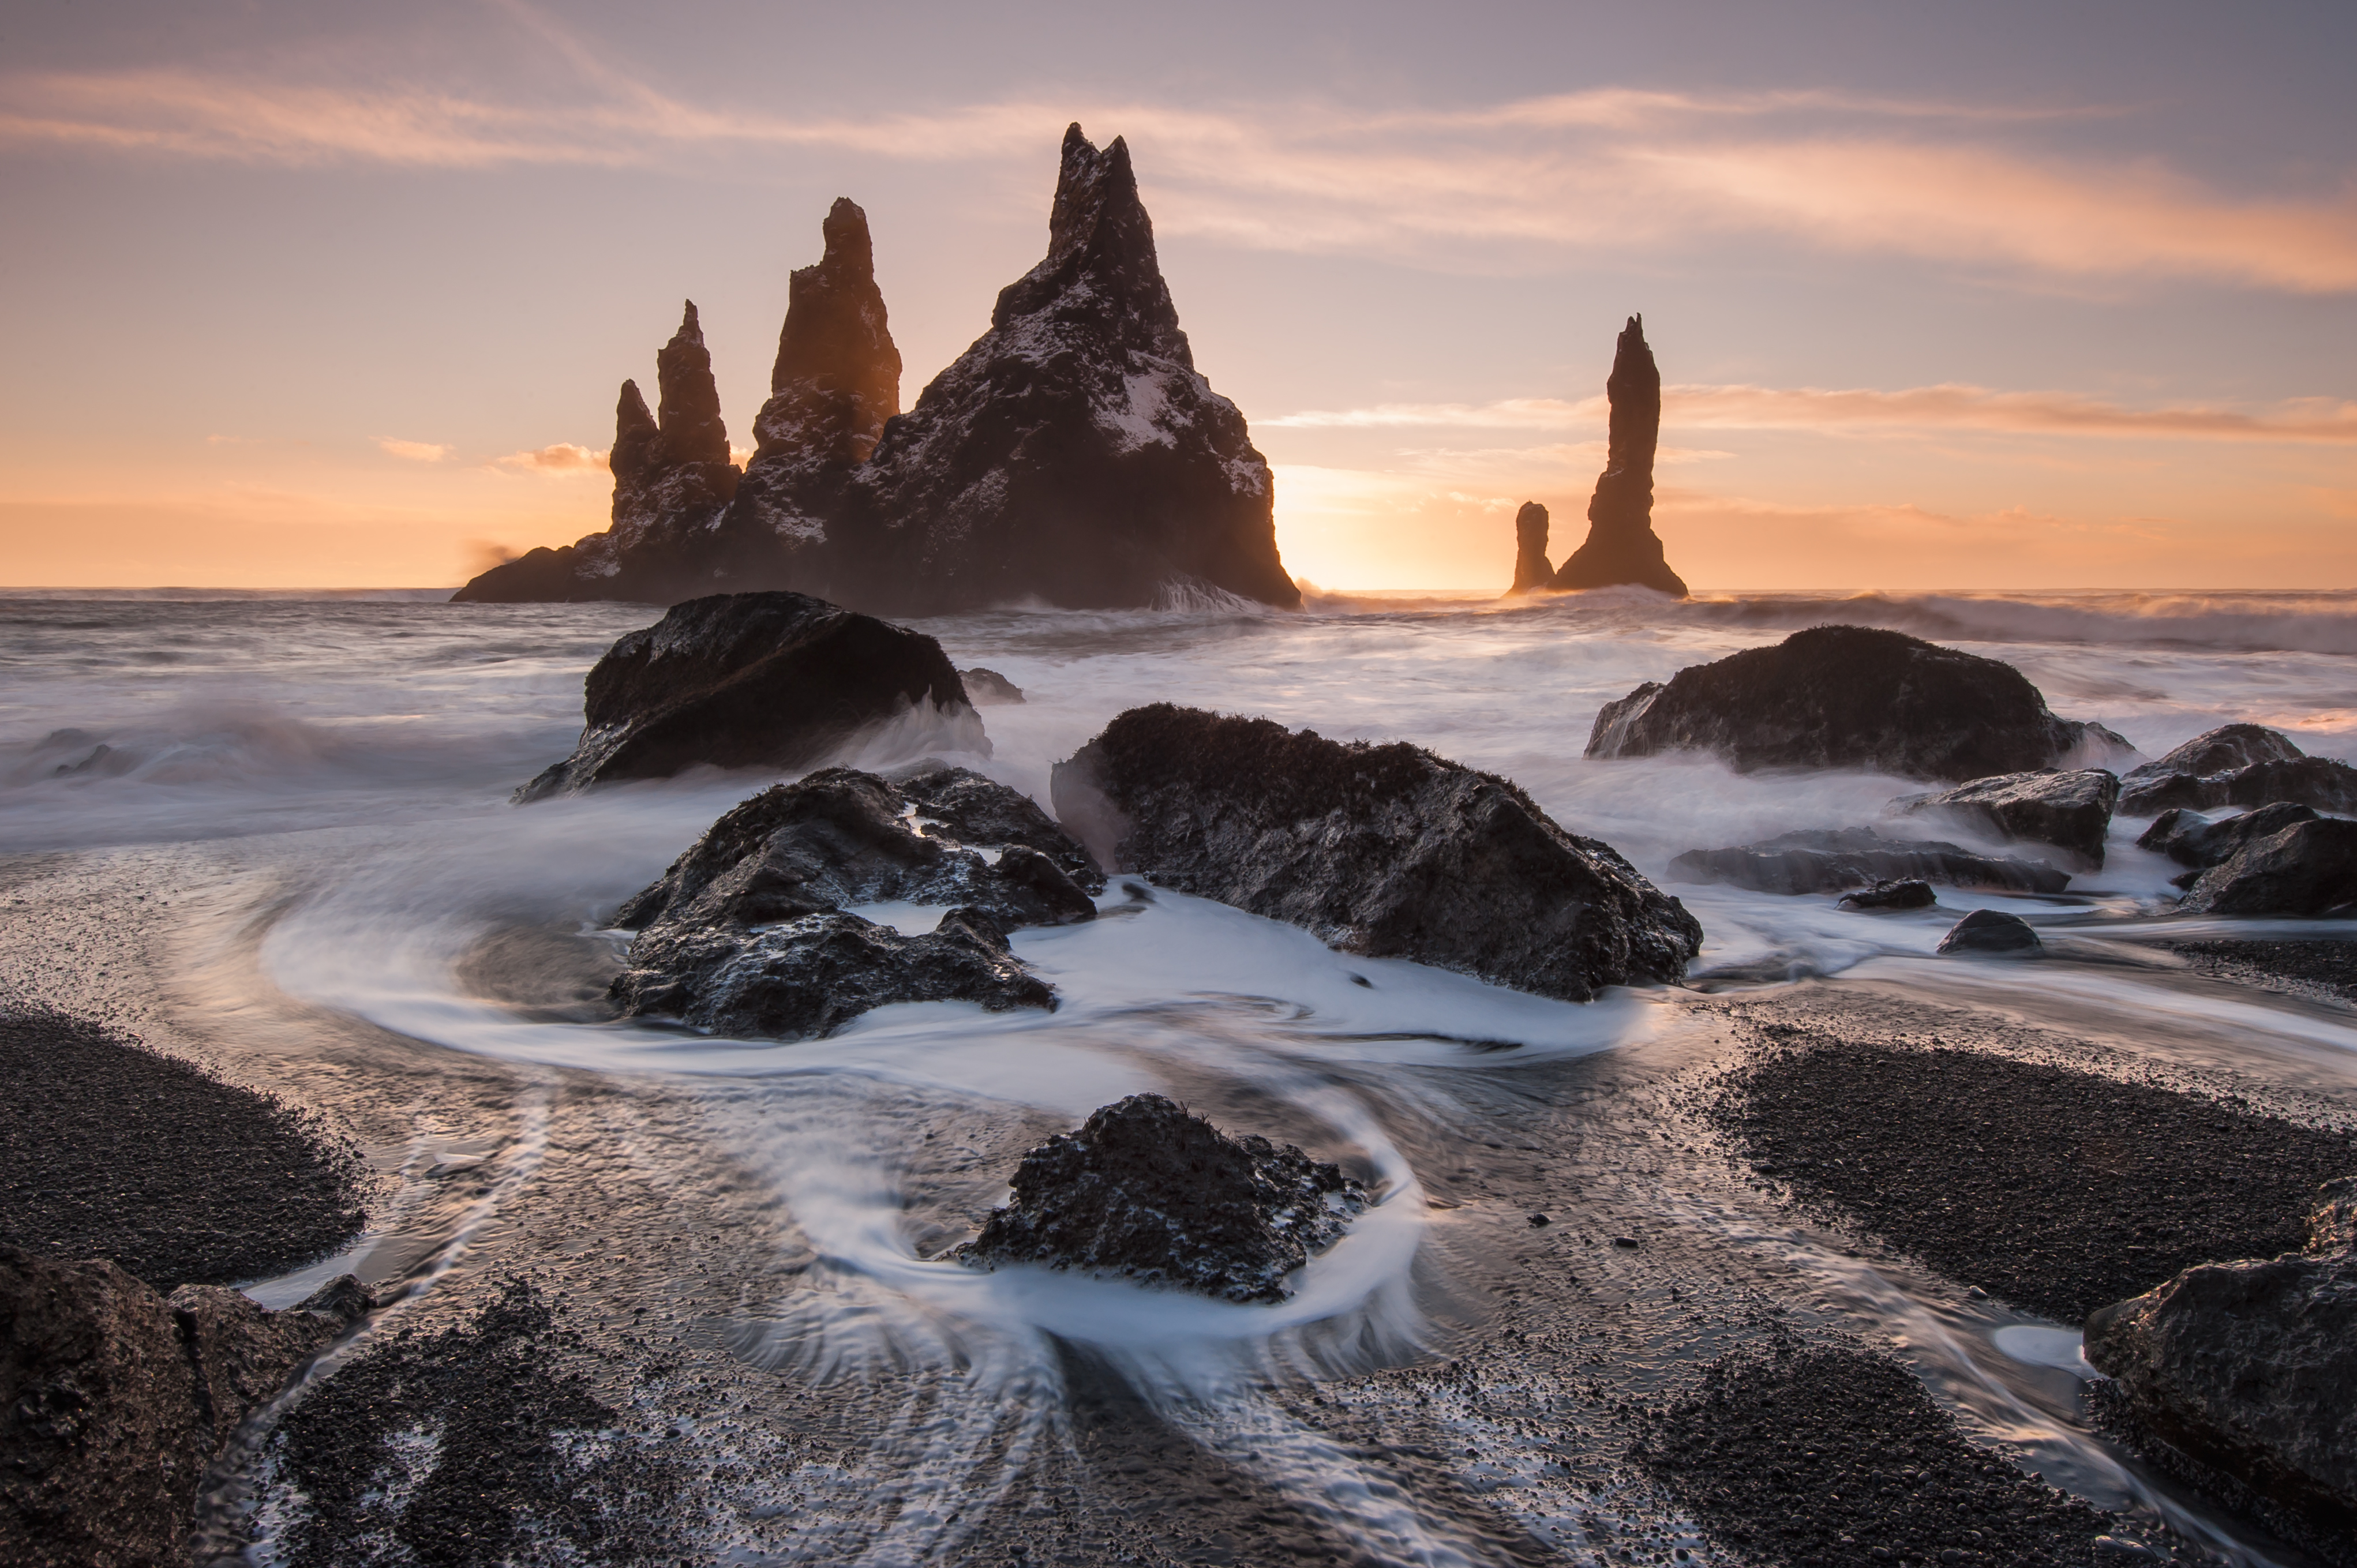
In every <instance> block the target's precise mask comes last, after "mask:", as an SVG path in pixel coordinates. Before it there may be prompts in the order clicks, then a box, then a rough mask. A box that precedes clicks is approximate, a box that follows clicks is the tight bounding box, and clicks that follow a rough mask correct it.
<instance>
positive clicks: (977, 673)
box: [958, 667, 1023, 708]
mask: <svg viewBox="0 0 2357 1568" xmlns="http://www.w3.org/2000/svg"><path fill="white" fill-rule="evenodd" d="M958 679H959V680H961V681H963V682H965V695H966V701H968V702H970V703H973V704H974V706H975V707H977V708H988V707H1000V706H1006V705H1010V704H1012V703H1020V702H1021V701H1023V688H1022V687H1020V686H1018V685H1017V684H1016V683H1015V682H1012V681H1010V680H1008V679H1007V678H1006V676H1004V675H1001V674H1000V673H999V672H998V671H996V670H984V669H981V668H980V667H976V668H974V669H972V670H961V671H958Z"/></svg>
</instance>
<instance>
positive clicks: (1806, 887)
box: [1670, 828, 2071, 903]
mask: <svg viewBox="0 0 2357 1568" xmlns="http://www.w3.org/2000/svg"><path fill="white" fill-rule="evenodd" d="M1670 875H1671V876H1673V877H1674V878H1675V879H1677V880H1678V881H1681V882H1724V883H1727V884H1728V885H1729V886H1736V887H1748V888H1749V889H1751V890H1752V891H1753V892H1755V893H1787V894H1803V893H1840V892H1845V891H1846V890H1848V889H1852V888H1859V887H1873V886H1878V885H1879V884H1882V883H1886V882H1899V883H1907V882H1914V883H1919V884H1921V883H1932V882H1936V883H1939V884H1940V885H1941V886H1946V887H1969V888H1974V889H1975V890H1979V891H1985V892H1991V893H2060V892H2061V891H2062V890H2063V889H2064V888H2065V887H2068V886H2070V885H2071V877H2070V874H2069V873H2068V872H2063V871H2058V870H2056V869H2055V868H2054V867H2053V866H2050V865H2046V864H2045V863H2043V862H2042V861H2035V860H2018V859H2015V858H2013V857H2012V856H2010V855H1995V854H1978V853H1976V852H1975V851H1973V850H1968V849H1965V848H1964V847H1963V846H1962V845H1960V844H1953V843H1946V842H1944V841H1943V840H1939V839H1901V838H1889V837H1886V836H1885V835H1884V834H1881V833H1878V832H1875V831H1874V830H1873V829H1872V828H1803V829H1802V830H1800V831H1799V832H1789V833H1779V834H1777V835H1776V836H1775V837H1774V838H1771V839H1762V840H1760V842H1759V843H1748V844H1737V845H1734V846H1732V847H1730V848H1727V849H1690V850H1688V851H1686V852H1685V853H1684V854H1682V855H1679V856H1678V857H1677V858H1676V859H1675V860H1673V861H1671V862H1670ZM1925 901H1926V902H1927V903H1928V902H1930V900H1928V899H1927V900H1925ZM1845 902H1846V900H1845Z"/></svg>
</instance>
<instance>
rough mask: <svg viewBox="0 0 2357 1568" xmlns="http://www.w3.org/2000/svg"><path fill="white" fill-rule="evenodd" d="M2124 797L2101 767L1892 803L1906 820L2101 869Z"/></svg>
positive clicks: (1976, 783) (1989, 782)
mask: <svg viewBox="0 0 2357 1568" xmlns="http://www.w3.org/2000/svg"><path fill="white" fill-rule="evenodd" d="M2119 798H2120V781H2119V778H2118V776H2117V775H2115V774H2112V773H2107V772H2105V771H2104V769H2103V768H2078V769H2075V770H2073V771H2072V772H2069V773H2051V772H2037V773H2000V774H1998V775H1996V777H1994V778H1990V779H1974V780H1973V781H1972V782H1971V783H1969V784H1959V785H1957V786H1956V787H1955V788H1954V789H1943V790H1940V791H1939V792H1937V793H1936V794H1931V795H1909V796H1906V797H1904V798H1903V799H1901V800H1894V801H1892V802H1891V810H1892V811H1894V812H1897V813H1898V814H1900V815H1902V816H1928V817H1939V818H1943V819H1945V820H1947V821H1949V822H1956V823H1959V824H1961V825H1962V826H1964V827H1966V828H1969V829H1971V830H1973V831H1975V832H1979V833H1981V834H1983V835H1985V836H1986V837H1989V838H1996V839H2026V840H2028V841H2029V842H2030V843H2045V844H2052V845H2054V846H2055V847H2056V848H2057V849H2060V850H2062V851H2063V852H2064V853H2066V854H2069V855H2071V856H2072V859H2073V860H2074V862H2075V863H2076V864H2078V865H2083V866H2087V867H2091V868H2096V869H2100V868H2101V867H2102V865H2103V864H2104V834H2105V833H2106V832H2109V831H2110V829H2111V825H2112V807H2113V805H2114V804H2115V802H2116V801H2117V800H2119Z"/></svg>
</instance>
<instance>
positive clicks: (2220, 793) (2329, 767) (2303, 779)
mask: <svg viewBox="0 0 2357 1568" xmlns="http://www.w3.org/2000/svg"><path fill="white" fill-rule="evenodd" d="M2120 783H2121V786H2122V788H2121V792H2120V802H2119V808H2118V809H2119V812H2120V814H2121V815H2122V816H2127V817H2149V816H2156V815H2158V814H2159V813H2160V812H2162V811H2169V810H2171V809H2174V808H2182V809H2184V810H2187V811H2212V810H2214V809H2216V808H2217V807H2220V806H2270V805H2277V804H2290V805H2300V806H2308V807H2311V808H2313V809H2314V810H2316V811H2357V768H2352V767H2351V766H2350V765H2349V764H2347V763H2345V762H2339V761H2335V760H2334V759H2333V758H2331V757H2309V756H2308V755H2306V754H2305V753H2303V752H2302V751H2301V750H2300V749H2299V747H2298V746H2295V745H2294V744H2292V741H2291V739H2290V737H2289V736H2286V735H2284V734H2282V733H2281V732H2279V731H2276V730H2271V729H2267V728H2266V727H2265V726H2263V725H2251V724H2234V725H2223V726H2222V727H2220V728H2218V729H2213V730H2211V731H2209V732H2207V733H2206V734H2202V735H2198V736H2194V737H2193V738H2192V739H2191V740H2189V741H2187V742H2186V743H2185V744H2184V745H2183V746H2179V747H2178V748H2177V749H2176V750H2174V751H2172V752H2170V753H2169V754H2168V755H2167V756H2166V757H2161V758H2160V759H2159V760H2158V761H2157V762H2148V763H2146V764H2145V765H2144V766H2143V767H2141V768H2131V769H2130V770H2129V771H2128V772H2127V773H2126V774H2125V775H2123V776H2122V777H2121V779H2120Z"/></svg>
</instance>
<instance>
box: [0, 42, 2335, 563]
mask: <svg viewBox="0 0 2357 1568" xmlns="http://www.w3.org/2000/svg"><path fill="white" fill-rule="evenodd" d="M2352 62H2357V7H2352V6H2351V5H2348V4H2346V0H2331V3H2329V4H2260V5H2248V6H2234V7H2226V6H2218V5H2212V4H2202V5H2179V4H2167V3H2159V0H2139V3H2133V4H2100V3H2089V4H2077V5H2052V4H2050V0H2049V3H2045V4H2037V5H2010V4H1996V3H1989V0H1983V3H1981V4H1975V5H1970V6H1964V5H1942V6H1933V5H1919V4H1900V5H1892V4H1889V3H1888V0H1876V3H1873V4H1857V5H1852V4H1785V5H1760V4H1750V3H1746V4H1731V5H1717V4H1684V3H1678V0H1654V3H1652V4H1648V5H1642V6H1631V5H1625V4H1617V5H1583V4H1546V5H1503V4H1500V5H1468V4H1458V5H1449V6H1445V7H1444V6H1435V5H1429V4H1414V5H1394V4H1389V3H1386V0H1358V3H1354V4H1348V5H1340V4H1338V5H1323V4H1295V5H1286V4H1282V3H1277V4H1271V3H1270V0H1258V3H1255V4H1251V5H1242V4H1227V3H1225V0H1196V3H1191V4H1189V5H1184V6H1178V5H1166V6H1135V5H1117V4H1100V5H1088V6H1073V5H1023V4H1005V5H995V6H974V5H911V4H893V3H891V0H871V3H869V4H866V5H858V6H846V5H839V4H837V5H794V4H751V3H742V4H731V3H721V4H692V3H676V4H666V5H644V4H630V5H620V4H615V5H604V4H552V3H535V0H474V3H458V0H415V3H413V4H411V5H404V6H385V5H379V4H369V5H361V4H353V3H346V0H305V3H303V4H299V5H296V4H278V3H275V0H250V3H237V4H214V3H210V0H171V3H169V4H164V3H150V0H121V3H117V4H102V5H92V4H86V3H81V0H71V3H69V0H9V4H8V5H6V6H5V7H0V199H5V205H0V211H5V213H6V215H7V218H6V221H5V223H0V334H4V335H5V343H6V345H7V348H6V352H5V356H0V585H14V586H26V585H44V586H60V585H77V586H155V585H188V586H252V587H301V586H344V587H365V586H430V585H456V584H457V583H458V582H460V581H463V580H464V579H465V578H466V577H468V575H472V574H473V573H475V572H477V571H479V570H481V569H482V568H483V567H484V566H486V565H488V564H491V563H492V562H494V561H496V560H499V559H500V558H503V557H504V556H506V555H510V554H512V553H518V552H520V551H522V550H524V549H527V548H529V547H531V546H533V545H535V544H559V543H565V542H571V541H572V540H574V539H576V538H577V537H579V536H580V535H582V534H585V533H587V532H593V531H595V530H597V529H598V528H601V527H603V526H604V523H605V516H606V509H607V505H608V495H609V490H610V483H611V481H610V476H609V475H608V473H607V472H606V470H605V467H604V456H603V455H604V452H605V449H606V447H607V446H608V444H609V443H610V441H611V439H612V420H613V405H614V398H615V392H616V389H617V387H618V386H619V383H620V381H622V379H623V378H624V377H636V378H638V379H639V380H640V381H641V383H642V384H647V385H651V375H652V371H653V365H654V352H655V350H656V349H657V348H659V347H660V346H661V345H662V342H663V340H664V339H665V338H668V337H669V336H670V334H671V332H672V330H673V328H674V327H675V326H676V325H677V322H678V319H679V314H680V305H681V302H682V300H683V299H686V298H692V299H694V301H695V302H696V304H697V306H698V307H699V310H700V313H701V316H702V319H703V323H704V328H705V338H706V341H707V343H708V344H709V345H710V347H711V349H712V354H713V359H714V362H715V367H716V372H717V374H718V378H719V382H720V391H721V398H722V405H723V410H724V413H725V416H726V419H727V421H728V424H729V428H730V431H731V434H732V436H733V437H734V438H735V439H736V440H737V442H738V443H739V444H740V445H743V446H749V445H750V435H749V433H750V426H751V422H752V415H753V413H754V412H755V411H756V409H758V407H759V403H760V400H761V397H762V395H763V394H764V392H766V390H767V386H768V377H769V369H770V360H771V358H772V357H773V356H774V354H775V351H776V342H777V334H778V328H779V325H780V321H781V320H782V318H783V316H784V310H785V300H786V286H787V274H788V273H789V272H790V271H791V269H792V268H793V267H795V266H799V265H803V264H807V263H810V262H813V261H815V260H816V259H817V257H818V253H819V250H820V241H819V222H820V220H821V219H822V218H823V215H824V213H825V211H826V209H827V206H828V204H829V203H830V202H831V201H832V200H833V199H834V198H835V197H837V196H850V197H852V198H853V199H855V200H857V201H858V202H859V203H860V204H861V205H862V206H863V207H865V208H866V211H867V214H868V219H869V222H870V224H871V227H872V229H873V231H874V234H875V239H876V256H877V278H878V282H879V284H880V285H881V287H882V289H883V292H884V296H885V300H886V302H887V305H888V309H889V311H890V316H891V328H892V332H893V335H894V337H895V338H896V339H897V341H898V343H899V349H900V352H901V356H902V359H903V361H904V362H905V364H906V366H907V372H906V375H905V378H904V381H903V382H902V388H901V399H902V403H903V405H904V406H905V405H907V404H909V403H913V402H914V401H915V399H916V395H917V393H918V392H919V391H920V389H921V388H922V386H923V384H924V382H925V381H928V380H929V379H931V376H932V375H934V374H935V373H936V372H937V371H940V370H941V369H942V368H943V367H945V366H946V365H947V364H948V363H949V362H950V361H951V360H952V359H954V358H955V357H956V355H957V354H958V353H959V352H961V351H962V350H963V349H964V348H965V347H966V345H967V344H968V343H970V342H971V341H972V340H973V339H974V338H975V337H976V336H978V335H979V334H980V333H981V332H982V331H983V330H984V328H985V327H986V326H987V324H988V318H989V310H990V306H991V302H992V300H993V299H994V297H995V296H996V293H997V291H998V290H999V289H1000V288H1001V287H1003V286H1004V285H1006V284H1007V283H1009V282H1011V281H1013V280H1014V279H1015V278H1016V277H1017V276H1018V275H1020V274H1022V273H1023V272H1024V271H1025V270H1026V269H1027V268H1028V267H1029V266H1030V265H1031V264H1032V263H1034V262H1036V261H1037V260H1038V259H1039V255H1040V254H1041V253H1042V252H1043V251H1044V249H1045V245H1046V234H1047V217H1048V208H1049V198H1050V196H1051V194H1052V191H1053V186H1054V179H1055V168H1056V156H1057V147H1058V144H1059V140H1060V135H1061V133H1062V130H1063V127H1064V125H1065V124H1067V123H1068V122H1071V121H1073V120H1078V121H1079V122H1081V124H1082V125H1083V126H1084V128H1085V129H1086V131H1087V132H1088V134H1090V135H1091V137H1092V139H1094V140H1096V141H1098V142H1100V143H1103V142H1104V141H1106V140H1109V139H1110V138H1111V137H1113V136H1114V135H1122V136H1125V137H1126V138H1127V140H1128V143H1129V146H1130V149H1131V152H1132V154H1133V156H1134V158H1135V165H1136V167H1137V170H1138V176H1139V180H1140V184H1141V188H1142V189H1143V192H1144V195H1145V199H1146V204H1147V207H1148V209H1149V210H1150V211H1151V213H1152V214H1153V217H1154V220H1155V227H1156V233H1157V242H1158V244H1159V248H1160V252H1161V258H1162V263H1163V267H1164V271H1165V273H1166V274H1167V275H1168V279H1169V282H1170V285H1171V290H1172V293H1173V295H1174V297H1175V298H1176V300H1177V302H1178V305H1179V315H1180V319H1181V321H1182V324H1183V325H1184V326H1185V327H1186V328H1187V330H1188V333H1189V337H1190V338H1191V339H1192V341H1193V345H1194V349H1195V357H1196V362H1197V366H1198V368H1199V369H1200V370H1201V371H1203V373H1204V374H1205V375H1206V376H1207V377H1208V378H1209V379H1210V381H1211V384H1212V385H1213V387H1215V388H1216V389H1217V390H1219V391H1220V392H1223V393H1225V394H1226V395H1228V396H1229V397H1231V398H1232V399H1234V400H1235V401H1236V403H1238V404H1239V406H1241V407H1242V408H1243V412H1244V413H1245V416H1246V418H1247V419H1248V420H1249V421H1250V423H1251V427H1252V431H1253V435H1254V440H1255V442H1256V444H1257V445H1258V446H1260V448H1261V450H1262V451H1263V452H1265V454H1266V455H1267V456H1268V458H1269V461H1270V463H1271V464H1272V465H1273V466H1274V467H1275V475H1276V485H1277V491H1276V496H1277V499H1276V515H1277V535H1278V543H1279V546H1280V548H1281V549H1282V551H1283V553H1284V556H1285V560H1286V564H1287V566H1288V568H1289V569H1290V570H1291V571H1292V572H1293V573H1294V574H1295V575H1297V576H1298V577H1301V578H1304V579H1307V580H1308V581H1311V582H1314V583H1316V584H1318V585H1320V586H1323V587H1328V588H1409V587H1428V588H1483V587H1493V586H1494V587H1501V588H1502V587H1503V586H1504V585H1505V583H1506V582H1507V580H1508V579H1509V578H1510V576H1511V575H1512V560H1513V524H1512V518H1513V513H1514V510H1515V508H1516V507H1517V506H1518V505H1519V504H1520V503H1521V502H1523V501H1524V500H1530V499H1536V500H1539V501H1542V502H1544V503H1545V504H1546V506H1547V507H1548V508H1549V510H1551V512H1552V513H1553V515H1554V520H1555V522H1554V538H1553V553H1554V554H1555V556H1557V557H1558V558H1559V557H1560V556H1562V555H1563V554H1565V553H1568V551H1569V550H1570V549H1571V548H1572V547H1574V546H1575V545H1576V544H1577V542H1578V541H1579V539H1580V538H1581V537H1583V536H1584V533H1585V530H1586V524H1585V521H1584V516H1585V510H1586V505H1587V496H1588V494H1589V492H1590V490H1591V489H1592V488H1593V486H1594V483H1595V478H1596V474H1597V470H1598V468H1600V467H1601V466H1602V459H1603V451H1604V447H1603V438H1604V431H1605V406H1604V403H1603V383H1604V378H1605V375H1606V372H1607V371H1609V368H1610V362H1611V355H1612V343H1613V338H1614V335H1615V333H1616V332H1617V331H1618V330H1619V328H1620V325H1621V323H1622V321H1623V320H1624V319H1625V318H1626V317H1628V316H1629V315H1630V314H1631V313H1635V312H1641V313H1642V314H1643V316H1644V318H1645V325H1646V332H1647V336H1648V337H1649V338H1650V339H1651V340H1652V344H1653V347H1654V352H1655V355H1656V357H1657V359H1658V360H1659V362H1660V364H1661V368H1662V372H1663V380H1664V381H1665V383H1666V386H1667V390H1666V392H1665V396H1664V409H1663V430H1662V446H1663V454H1662V461H1661V464H1660V466H1659V467H1658V469H1657V471H1656V476H1655V482H1656V488H1657V501H1656V505H1655V510H1654V519H1655V525H1656V528H1657V530H1658V532H1660V533H1661V534H1662V536H1663V541H1664V542H1665V544H1666V546H1667V549H1668V553H1669V557H1670V560H1671V562H1672V564H1674V566H1676V567H1677V568H1678V569H1679V570H1680V571H1681V572H1682V573H1683V574H1684V575H1685V577H1686V579H1687V581H1688V582H1689V583H1691V584H1693V585H1695V586H1697V587H1700V588H1720V589H1743V588H1804V587H1813V588H1957V589H2007V588H2014V589H2070V588H2150V589H2167V590H2186V589H2230V588H2285V589H2317V588H2330V589H2348V588H2357V63H2352Z"/></svg>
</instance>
